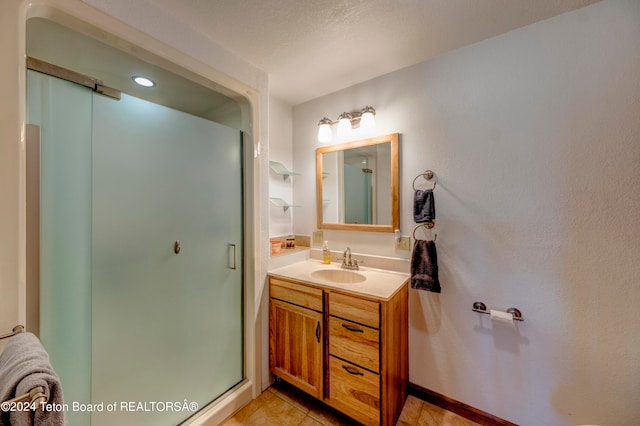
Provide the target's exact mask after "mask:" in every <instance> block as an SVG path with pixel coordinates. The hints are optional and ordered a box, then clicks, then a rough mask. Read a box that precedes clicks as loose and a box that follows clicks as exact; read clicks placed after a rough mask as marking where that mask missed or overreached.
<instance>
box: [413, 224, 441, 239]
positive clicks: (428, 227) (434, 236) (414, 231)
mask: <svg viewBox="0 0 640 426" xmlns="http://www.w3.org/2000/svg"><path fill="white" fill-rule="evenodd" d="M434 226H435V223H434V222H428V223H421V224H420V225H418V226H416V227H415V228H413V239H414V240H417V238H416V231H417V230H418V228H422V227H425V228H427V229H431V228H433V227H434ZM436 238H438V234H434V235H433V242H435V241H436Z"/></svg>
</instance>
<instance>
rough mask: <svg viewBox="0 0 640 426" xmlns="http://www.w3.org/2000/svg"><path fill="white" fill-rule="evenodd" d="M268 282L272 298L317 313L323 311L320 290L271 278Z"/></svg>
mask: <svg viewBox="0 0 640 426" xmlns="http://www.w3.org/2000/svg"><path fill="white" fill-rule="evenodd" d="M269 282H270V288H269V291H270V295H271V297H272V298H274V299H278V300H283V301H285V302H289V303H293V304H294V305H298V306H302V307H305V308H309V309H313V310H314V311H317V312H322V311H323V309H322V290H320V289H319V288H314V287H308V286H306V285H302V284H295V283H292V282H289V281H283V280H279V279H277V278H271V279H270V280H269Z"/></svg>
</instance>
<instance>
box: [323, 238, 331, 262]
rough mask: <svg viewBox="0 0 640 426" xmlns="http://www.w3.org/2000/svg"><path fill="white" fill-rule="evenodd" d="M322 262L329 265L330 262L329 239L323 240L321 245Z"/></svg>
mask: <svg viewBox="0 0 640 426" xmlns="http://www.w3.org/2000/svg"><path fill="white" fill-rule="evenodd" d="M322 263H324V264H325V265H329V264H330V263H331V252H330V251H329V241H325V242H324V244H323V245H322Z"/></svg>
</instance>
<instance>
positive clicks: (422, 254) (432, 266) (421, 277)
mask: <svg viewBox="0 0 640 426" xmlns="http://www.w3.org/2000/svg"><path fill="white" fill-rule="evenodd" d="M411 288H415V289H418V290H427V291H432V292H434V293H440V281H439V279H438V255H437V253H436V243H435V242H434V241H425V240H416V241H415V242H414V243H413V253H412V254H411Z"/></svg>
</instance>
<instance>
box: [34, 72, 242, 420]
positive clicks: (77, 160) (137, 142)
mask: <svg viewBox="0 0 640 426" xmlns="http://www.w3.org/2000/svg"><path fill="white" fill-rule="evenodd" d="M28 122H29V123H30V124H34V125H37V126H40V132H41V188H40V193H41V195H40V202H41V211H40V257H41V258H40V293H41V294H40V338H41V341H42V343H43V345H44V346H45V348H46V349H47V350H48V352H49V354H50V357H51V362H52V364H53V366H54V368H55V369H56V371H57V372H58V374H59V375H60V377H61V380H62V384H63V389H64V394H65V400H66V402H67V403H68V404H69V412H68V415H69V419H70V424H71V425H74V424H82V425H84V424H89V422H90V423H91V424H92V425H113V424H136V425H173V424H178V423H180V422H182V421H184V420H185V419H187V418H188V417H190V416H191V415H193V414H194V412H195V411H196V410H197V409H198V408H201V407H204V405H206V404H207V403H209V402H211V401H213V400H215V399H216V398H217V397H219V396H220V395H222V394H223V393H225V392H226V391H227V390H229V389H231V388H232V387H234V386H235V385H236V384H238V383H239V382H241V381H242V380H243V378H244V374H245V373H244V353H243V216H244V214H243V204H242V200H243V170H242V161H243V155H242V134H241V132H240V131H239V130H236V129H232V128H230V127H226V126H223V125H220V124H217V123H214V122H211V121H208V120H206V119H203V118H199V117H195V116H192V115H189V114H186V113H183V112H180V111H176V110H172V109H170V108H167V107H164V106H160V105H157V104H153V103H151V102H147V101H144V100H141V99H138V98H135V97H132V96H127V95H125V94H123V95H122V98H121V100H115V99H112V98H108V97H105V96H102V95H100V94H97V93H95V92H92V91H91V90H90V89H87V88H85V87H83V86H79V85H77V84H74V83H70V82H68V81H64V80H60V79H58V78H55V77H52V76H48V75H44V74H41V73H37V72H34V71H29V72H28ZM73 404H76V405H73ZM83 408H84V410H83Z"/></svg>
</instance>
